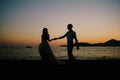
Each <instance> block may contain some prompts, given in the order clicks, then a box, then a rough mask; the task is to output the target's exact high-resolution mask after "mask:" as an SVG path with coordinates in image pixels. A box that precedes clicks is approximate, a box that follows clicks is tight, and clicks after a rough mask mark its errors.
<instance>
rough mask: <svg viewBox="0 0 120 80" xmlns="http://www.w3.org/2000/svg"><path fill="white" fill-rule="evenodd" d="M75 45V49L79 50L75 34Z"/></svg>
mask: <svg viewBox="0 0 120 80" xmlns="http://www.w3.org/2000/svg"><path fill="white" fill-rule="evenodd" d="M75 45H76V47H77V49H79V45H78V40H77V36H76V33H75Z"/></svg>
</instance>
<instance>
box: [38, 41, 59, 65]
mask: <svg viewBox="0 0 120 80" xmlns="http://www.w3.org/2000/svg"><path fill="white" fill-rule="evenodd" d="M39 53H40V55H41V57H42V59H43V61H45V62H47V63H48V64H51V63H52V64H61V62H60V61H59V60H57V59H56V57H55V55H54V54H53V52H52V50H51V48H50V45H49V44H48V42H42V43H41V44H40V45H39Z"/></svg>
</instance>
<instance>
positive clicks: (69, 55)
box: [53, 24, 79, 61]
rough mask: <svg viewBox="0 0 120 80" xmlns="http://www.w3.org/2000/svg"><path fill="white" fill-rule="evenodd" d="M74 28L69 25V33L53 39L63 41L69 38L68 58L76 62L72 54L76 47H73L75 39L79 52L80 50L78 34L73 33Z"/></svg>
mask: <svg viewBox="0 0 120 80" xmlns="http://www.w3.org/2000/svg"><path fill="white" fill-rule="evenodd" d="M72 28H73V25H72V24H68V25H67V29H68V30H69V31H68V32H66V33H65V34H64V35H63V36H61V37H58V38H54V39H53V40H57V39H62V38H64V37H67V52H68V58H69V60H70V61H74V60H75V58H74V56H73V54H72V51H73V46H74V45H73V39H75V45H76V47H77V50H78V49H79V46H78V40H77V36H76V32H75V31H73V30H72Z"/></svg>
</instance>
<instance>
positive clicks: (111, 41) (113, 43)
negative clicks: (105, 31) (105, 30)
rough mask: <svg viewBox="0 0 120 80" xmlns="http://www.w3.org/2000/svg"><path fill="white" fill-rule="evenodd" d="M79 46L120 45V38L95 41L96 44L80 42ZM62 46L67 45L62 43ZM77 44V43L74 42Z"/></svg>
mask: <svg viewBox="0 0 120 80" xmlns="http://www.w3.org/2000/svg"><path fill="white" fill-rule="evenodd" d="M78 45H79V46H120V41H119V40H115V39H111V40H108V41H106V42H104V43H95V44H90V43H87V42H80V43H78ZM60 46H61V47H66V46H67V45H60ZM74 46H75V44H74Z"/></svg>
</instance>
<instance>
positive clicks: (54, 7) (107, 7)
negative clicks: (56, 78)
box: [0, 0, 120, 46]
mask: <svg viewBox="0 0 120 80" xmlns="http://www.w3.org/2000/svg"><path fill="white" fill-rule="evenodd" d="M0 3H1V6H0V10H1V14H0V17H1V18H0V44H21V45H29V44H31V45H39V44H40V42H41V35H42V29H43V28H44V27H46V28H48V30H49V34H50V38H54V37H60V36H62V35H64V34H65V33H66V32H67V24H69V23H71V24H73V30H74V31H76V33H77V38H78V41H79V42H88V43H101V42H105V41H107V40H110V39H116V40H120V37H119V36H120V32H119V30H120V1H119V0H104V1H103V0H102V1H101V0H60V1H58V0H25V1H24V0H11V1H8V0H1V1H0ZM62 44H66V38H64V39H61V40H56V41H52V42H50V45H57V46H59V45H62Z"/></svg>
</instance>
